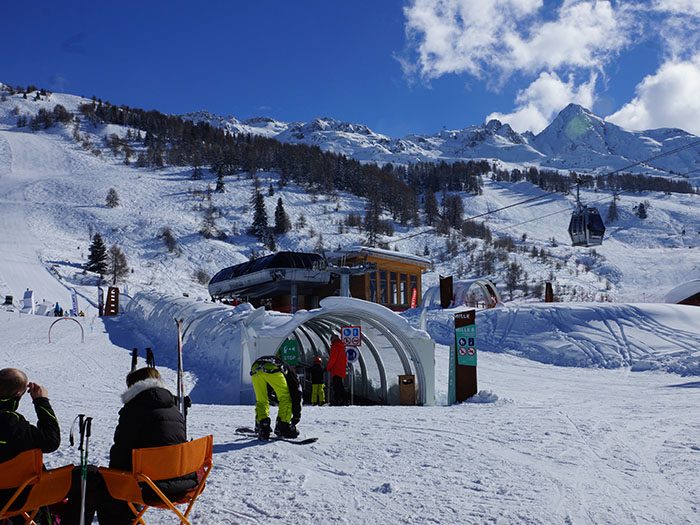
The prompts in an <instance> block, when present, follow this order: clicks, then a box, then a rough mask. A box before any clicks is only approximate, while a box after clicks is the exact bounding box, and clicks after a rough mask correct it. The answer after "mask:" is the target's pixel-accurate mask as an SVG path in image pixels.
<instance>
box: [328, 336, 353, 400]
mask: <svg viewBox="0 0 700 525" xmlns="http://www.w3.org/2000/svg"><path fill="white" fill-rule="evenodd" d="M347 368H348V355H347V354H346V353H345V344H344V343H343V342H342V341H341V340H340V337H338V336H337V335H336V334H333V335H332V336H331V353H330V358H329V359H328V364H327V365H326V370H328V372H329V373H330V375H331V388H332V391H333V396H332V397H331V405H335V406H343V405H345V404H346V395H345V385H343V381H344V380H345V376H346V375H347Z"/></svg>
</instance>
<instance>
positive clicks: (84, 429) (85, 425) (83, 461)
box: [80, 417, 92, 525]
mask: <svg viewBox="0 0 700 525" xmlns="http://www.w3.org/2000/svg"><path fill="white" fill-rule="evenodd" d="M91 429H92V418H91V417H88V418H85V421H84V422H81V423H80V447H81V454H80V466H81V473H80V475H81V478H82V479H81V481H80V525H85V492H86V489H87V467H88V449H89V446H90V432H91ZM83 438H84V440H85V449H84V450H85V452H84V453H83V452H82V448H83Z"/></svg>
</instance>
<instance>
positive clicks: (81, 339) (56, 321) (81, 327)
mask: <svg viewBox="0 0 700 525" xmlns="http://www.w3.org/2000/svg"><path fill="white" fill-rule="evenodd" d="M59 321H74V322H76V323H78V326H79V327H80V342H81V343H84V342H85V330H83V325H81V324H80V321H78V320H77V319H75V318H73V317H61V318H59V319H56V320H55V321H54V322H53V323H51V326H49V344H51V329H52V328H53V325H55V324H56V323H58V322H59Z"/></svg>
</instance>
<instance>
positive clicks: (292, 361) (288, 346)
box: [278, 339, 299, 366]
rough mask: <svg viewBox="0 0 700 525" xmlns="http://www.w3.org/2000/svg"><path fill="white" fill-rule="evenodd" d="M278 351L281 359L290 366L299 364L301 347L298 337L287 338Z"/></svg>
mask: <svg viewBox="0 0 700 525" xmlns="http://www.w3.org/2000/svg"><path fill="white" fill-rule="evenodd" d="M278 353H279V357H280V359H281V360H282V361H284V362H285V363H287V364H288V365H289V366H297V365H298V364H299V348H298V346H297V342H296V339H286V340H285V341H284V343H282V346H281V347H280V349H279V351H278Z"/></svg>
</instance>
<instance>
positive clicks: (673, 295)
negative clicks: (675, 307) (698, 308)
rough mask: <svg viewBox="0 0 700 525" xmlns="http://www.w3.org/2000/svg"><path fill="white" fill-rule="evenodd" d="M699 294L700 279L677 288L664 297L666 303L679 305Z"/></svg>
mask: <svg viewBox="0 0 700 525" xmlns="http://www.w3.org/2000/svg"><path fill="white" fill-rule="evenodd" d="M697 293H700V279H693V280H692V281H688V282H685V283H683V284H680V285H678V286H676V287H675V288H674V289H673V290H671V291H670V292H668V293H667V294H666V296H665V297H664V302H667V303H672V304H678V303H680V302H681V301H683V300H684V299H688V298H689V297H692V296H693V295H695V294H697Z"/></svg>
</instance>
